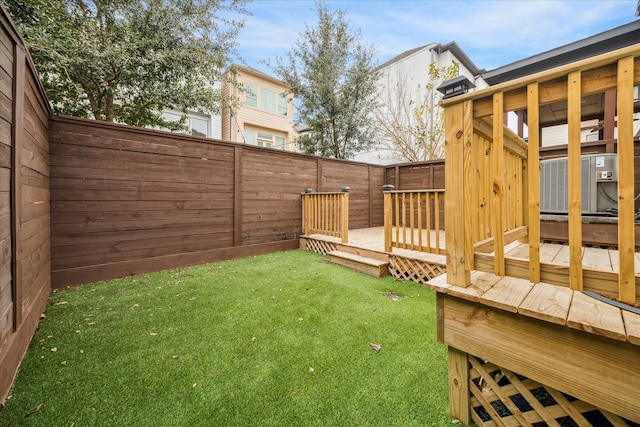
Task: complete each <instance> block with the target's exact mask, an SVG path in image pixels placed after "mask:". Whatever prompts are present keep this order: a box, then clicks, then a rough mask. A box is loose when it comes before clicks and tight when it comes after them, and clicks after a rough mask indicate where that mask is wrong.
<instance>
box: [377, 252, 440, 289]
mask: <svg viewBox="0 0 640 427" xmlns="http://www.w3.org/2000/svg"><path fill="white" fill-rule="evenodd" d="M445 271H446V266H444V265H439V264H430V263H428V262H425V261H420V260H415V259H411V258H403V257H400V256H397V255H393V254H392V255H389V274H391V275H392V276H393V277H395V278H396V279H402V280H411V281H412V282H416V283H420V284H423V285H424V284H426V283H427V282H428V281H429V280H431V279H433V278H434V277H437V276H440V275H441V274H444V273H445Z"/></svg>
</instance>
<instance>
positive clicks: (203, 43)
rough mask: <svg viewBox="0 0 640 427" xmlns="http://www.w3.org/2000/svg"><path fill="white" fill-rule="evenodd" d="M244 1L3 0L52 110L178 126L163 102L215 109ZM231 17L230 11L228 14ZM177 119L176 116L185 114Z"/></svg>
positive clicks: (218, 107)
mask: <svg viewBox="0 0 640 427" xmlns="http://www.w3.org/2000/svg"><path fill="white" fill-rule="evenodd" d="M247 1H248V0H230V1H228V2H227V1H224V0H10V1H9V2H8V4H7V3H6V0H5V4H6V5H7V8H8V10H9V12H10V13H11V15H12V17H13V19H14V21H15V22H16V25H17V26H18V28H19V30H20V31H21V33H22V35H23V37H24V39H25V42H26V43H27V46H28V48H29V52H30V53H31V56H32V58H33V61H34V63H35V65H36V69H37V70H38V72H39V74H40V77H41V79H42V82H43V85H44V88H45V90H46V93H47V96H48V98H49V100H50V102H51V105H52V108H53V110H54V112H56V113H59V114H70V115H74V116H79V117H93V118H94V119H96V120H105V121H114V120H115V121H119V122H124V123H128V124H132V125H138V126H147V125H150V126H162V127H169V128H173V129H177V128H179V126H180V124H176V122H167V121H166V120H164V119H163V118H162V115H161V111H162V110H163V109H166V108H173V109H179V110H182V111H183V113H186V111H187V110H188V109H193V110H199V111H202V112H206V113H217V112H220V111H221V107H222V102H221V101H222V100H221V97H222V96H221V93H220V90H219V89H218V88H219V82H220V76H221V72H222V69H223V68H224V66H225V65H226V64H227V63H228V62H229V61H228V57H229V55H230V53H231V52H232V49H233V48H234V46H235V43H236V37H237V34H238V31H239V30H240V28H242V26H243V25H244V21H243V20H242V19H239V17H240V16H242V15H244V14H246V13H247V12H246V10H245V4H246V2H247ZM233 16H236V17H233ZM183 120H184V117H183Z"/></svg>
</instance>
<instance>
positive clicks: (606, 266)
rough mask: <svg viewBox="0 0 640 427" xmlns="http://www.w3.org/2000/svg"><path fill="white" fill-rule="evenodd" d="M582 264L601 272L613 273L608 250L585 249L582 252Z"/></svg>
mask: <svg viewBox="0 0 640 427" xmlns="http://www.w3.org/2000/svg"><path fill="white" fill-rule="evenodd" d="M616 253H617V251H616ZM582 264H583V265H587V266H589V267H591V268H597V269H599V270H608V271H613V268H612V264H611V256H610V254H609V251H608V250H606V249H599V248H584V250H583V251H582Z"/></svg>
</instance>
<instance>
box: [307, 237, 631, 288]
mask: <svg viewBox="0 0 640 427" xmlns="http://www.w3.org/2000/svg"><path fill="white" fill-rule="evenodd" d="M394 232H395V230H394ZM425 236H426V234H424V235H423V240H424V241H426V237H425ZM307 237H309V238H312V239H318V240H323V241H327V242H333V243H336V244H339V243H340V238H337V237H329V236H324V235H320V234H312V235H309V236H307ZM438 238H439V239H440V247H441V248H443V249H445V248H446V246H445V238H444V230H441V231H440V232H439V233H438ZM435 239H436V232H435V231H431V240H432V241H435ZM416 240H417V239H416ZM345 245H346V246H352V247H356V248H361V249H366V250H371V251H375V252H379V253H388V254H393V255H397V256H401V257H405V258H411V259H415V260H422V261H426V262H433V263H438V264H443V265H445V264H446V256H445V255H438V254H431V253H426V252H420V251H413V250H409V249H401V248H393V250H392V251H391V252H385V250H384V227H372V228H361V229H357V230H349V241H348V242H347V243H345ZM504 252H505V257H506V258H508V259H516V260H517V259H523V260H526V259H528V258H529V245H527V244H526V243H519V242H513V243H511V244H509V245H507V246H505V250H504ZM540 262H543V263H548V264H555V265H558V266H563V267H566V266H568V265H569V246H568V245H561V244H557V243H542V244H541V245H540ZM582 263H583V265H584V267H587V268H594V269H598V270H604V271H618V268H619V266H620V265H619V257H618V251H617V250H616V249H602V248H595V247H584V248H582ZM636 272H639V273H637V274H636V276H639V277H640V252H636Z"/></svg>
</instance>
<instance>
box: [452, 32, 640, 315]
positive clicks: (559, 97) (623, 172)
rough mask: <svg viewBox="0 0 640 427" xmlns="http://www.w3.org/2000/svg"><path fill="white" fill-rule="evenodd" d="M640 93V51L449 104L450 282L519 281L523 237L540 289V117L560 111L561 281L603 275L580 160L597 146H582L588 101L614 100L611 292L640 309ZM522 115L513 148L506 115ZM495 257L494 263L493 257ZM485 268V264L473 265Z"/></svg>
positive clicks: (574, 282)
mask: <svg viewBox="0 0 640 427" xmlns="http://www.w3.org/2000/svg"><path fill="white" fill-rule="evenodd" d="M638 85H640V43H638V44H635V45H633V46H629V47H625V48H622V49H619V50H616V51H612V52H608V53H605V54H602V55H598V56H595V57H592V58H588V59H584V60H581V61H578V62H575V63H571V64H567V65H563V66H561V67H557V68H554V69H551V70H548V71H544V72H541V73H537V74H534V75H531V76H526V77H522V78H520V79H517V80H513V81H510V82H507V83H503V84H499V85H495V86H490V87H488V88H485V89H482V90H479V91H477V92H473V93H468V94H465V95H461V96H459V97H453V98H449V99H447V100H446V101H443V106H444V108H445V141H446V144H445V147H446V153H445V158H446V159H447V160H446V163H445V184H446V194H445V197H446V202H445V207H446V208H445V212H446V213H445V214H446V216H447V228H446V249H447V251H446V252H447V282H448V283H450V284H454V285H457V286H468V285H469V284H470V279H469V278H470V271H471V270H473V269H482V270H485V271H491V272H493V273H495V274H498V275H505V274H515V273H516V272H515V271H514V270H513V268H512V267H511V273H507V270H508V268H506V267H505V259H504V245H505V244H506V243H507V242H508V241H509V240H510V238H514V237H516V236H517V238H519V239H520V240H521V241H526V242H527V243H528V244H529V259H528V260H527V263H528V269H527V270H528V271H527V273H528V278H529V280H530V281H531V282H532V283H538V282H540V280H541V275H544V274H545V272H547V271H550V268H551V266H547V265H546V264H544V263H543V262H541V259H540V258H541V257H540V166H539V160H538V156H539V153H540V150H539V146H540V143H541V135H540V128H539V126H540V115H539V112H540V111H541V108H543V107H544V106H545V105H549V104H552V103H557V102H564V103H565V105H566V108H567V120H566V124H567V128H568V145H567V147H568V149H567V157H568V167H567V179H568V197H567V200H568V231H569V267H568V269H567V270H566V271H565V270H563V273H562V274H563V275H564V276H563V280H565V282H564V284H565V285H566V286H569V287H570V288H572V289H574V290H582V289H583V287H584V285H585V278H590V277H592V276H593V275H594V274H596V273H599V272H598V270H595V269H593V268H589V267H586V266H583V262H582V252H583V246H584V244H583V241H582V230H581V224H582V208H581V205H582V203H581V202H582V200H581V198H582V186H583V183H582V176H583V175H582V170H581V169H582V164H581V163H582V162H581V158H580V156H581V155H582V153H583V151H584V150H585V146H588V145H589V144H582V143H581V125H582V122H583V119H584V118H585V114H584V113H583V111H582V108H583V105H582V104H583V102H584V97H585V96H589V95H595V94H605V93H606V92H610V91H615V92H616V93H617V108H616V111H615V114H616V117H617V130H618V135H617V138H618V139H617V153H618V154H617V157H618V158H617V163H618V169H617V191H618V194H617V196H618V204H617V208H618V245H617V246H618V254H619V269H618V271H616V272H614V274H615V275H616V276H617V279H618V280H617V282H618V286H617V289H616V288H615V287H612V286H611V285H610V283H612V281H611V280H609V281H608V282H607V285H606V286H607V288H606V292H607V293H609V294H617V296H618V299H619V300H620V301H623V302H626V303H632V304H633V303H636V301H637V297H638V290H639V289H640V286H638V285H637V282H638V276H636V274H637V273H638V272H636V271H635V252H634V251H635V247H636V242H635V232H634V229H635V221H634V215H635V204H634V196H635V194H636V193H637V192H638V190H637V189H635V188H634V173H635V172H634V163H633V158H634V137H633V135H634V134H633V120H634V117H633V116H634V108H633V105H634V95H633V92H634V87H635V86H638ZM520 110H527V111H528V114H527V117H528V121H529V123H528V129H529V135H528V136H529V138H528V143H527V142H525V141H523V140H516V139H514V138H513V135H512V134H511V133H510V132H509V131H508V130H507V129H505V127H504V126H503V123H504V115H505V114H506V113H508V112H511V111H520ZM610 142H611V143H610V144H609V145H611V146H612V147H613V141H610ZM607 151H613V149H612V150H607ZM593 179H594V180H595V179H596V177H595V176H594V177H593ZM489 249H491V250H492V255H485V254H486V253H487V252H488V250H489ZM487 257H491V259H492V263H493V265H492V268H488V264H487V260H488V258H487ZM477 260H481V265H474V264H475V263H476V262H477ZM558 271H559V270H558ZM600 273H601V272H600ZM518 274H522V271H521V270H520V271H519V272H518ZM543 280H544V277H543ZM588 283H589V284H591V282H588Z"/></svg>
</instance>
